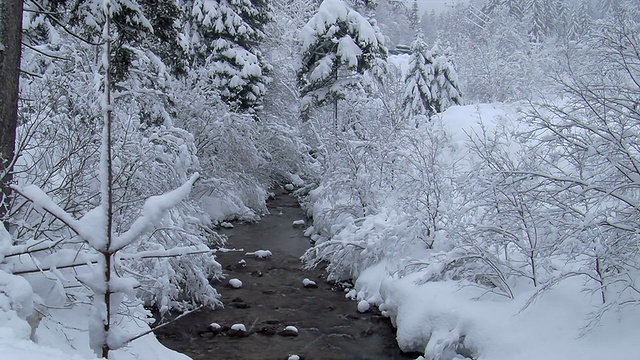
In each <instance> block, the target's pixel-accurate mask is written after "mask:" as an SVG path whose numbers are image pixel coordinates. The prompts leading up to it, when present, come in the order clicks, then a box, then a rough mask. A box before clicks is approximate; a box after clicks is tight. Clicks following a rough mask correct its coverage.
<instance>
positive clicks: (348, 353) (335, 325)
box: [156, 193, 415, 360]
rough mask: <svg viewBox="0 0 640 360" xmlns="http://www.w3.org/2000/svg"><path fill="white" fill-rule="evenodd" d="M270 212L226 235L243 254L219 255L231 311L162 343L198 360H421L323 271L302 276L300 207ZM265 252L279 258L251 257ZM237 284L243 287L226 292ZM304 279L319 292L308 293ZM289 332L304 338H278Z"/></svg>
mask: <svg viewBox="0 0 640 360" xmlns="http://www.w3.org/2000/svg"><path fill="white" fill-rule="evenodd" d="M269 211H270V212H271V214H270V215H267V216H265V217H264V218H263V219H262V221H260V222H259V223H256V224H239V225H236V227H235V228H234V229H229V230H224V231H223V233H225V234H226V235H227V236H228V237H229V243H228V246H227V247H228V248H237V249H240V248H242V249H244V251H236V252H227V253H218V257H217V260H218V261H219V262H220V263H221V264H222V266H223V267H224V268H225V273H226V276H227V277H226V279H227V280H223V281H222V282H221V283H218V284H216V288H218V289H219V291H220V292H221V293H222V301H223V302H224V304H225V308H224V309H216V310H200V311H198V312H195V313H193V314H190V315H188V316H185V317H183V318H181V319H179V320H178V321H176V322H174V323H173V324H170V325H168V326H166V327H164V328H162V329H159V330H158V331H157V332H156V336H157V337H158V339H159V340H160V341H161V342H162V343H163V344H164V345H165V346H167V347H169V348H172V349H174V350H177V351H180V352H182V353H185V354H187V355H188V356H190V357H192V358H193V359H196V360H199V359H207V360H209V359H224V360H231V359H247V360H250V359H259V360H267V359H287V358H288V356H289V355H290V354H296V355H299V356H300V358H301V359H304V360H311V359H410V358H415V356H409V355H405V354H403V353H401V352H400V350H399V349H398V348H397V346H396V342H395V330H394V329H393V327H392V326H391V324H390V323H389V320H388V319H386V318H383V317H381V316H380V314H378V313H376V312H375V311H371V312H367V313H358V311H357V309H356V303H355V302H353V301H350V300H348V299H346V298H345V296H344V292H343V291H342V290H341V289H337V288H336V287H335V285H332V284H330V283H328V282H326V281H324V280H323V272H322V270H321V269H316V270H312V271H308V270H302V269H301V263H300V261H299V257H300V255H302V253H304V251H305V250H306V249H307V248H308V247H309V240H308V239H307V238H305V237H304V236H303V235H302V232H303V228H295V227H293V226H292V223H293V221H294V220H300V219H303V218H304V214H303V212H302V210H301V209H300V208H299V206H298V204H297V202H296V200H295V199H294V198H293V197H291V196H289V195H287V194H286V193H282V194H279V195H278V196H277V197H276V199H274V200H273V201H270V203H269ZM262 249H264V250H270V251H271V252H272V253H273V255H272V256H271V257H269V258H266V259H257V258H255V257H251V256H247V255H245V253H246V252H248V251H255V250H262ZM241 260H244V261H245V264H242V263H241V262H242V261H241ZM232 278H237V279H239V280H241V281H242V283H243V286H242V287H241V288H239V289H234V288H231V287H225V285H226V284H227V281H228V279H232ZM305 278H309V279H311V280H313V281H315V282H316V283H317V285H318V287H317V288H305V287H304V286H303V283H302V281H303V279H305ZM213 322H215V323H218V324H220V325H222V326H223V329H222V331H219V332H213V331H210V330H209V329H208V326H209V324H211V323H213ZM233 324H244V325H245V327H246V330H247V332H246V333H243V332H234V331H233V330H229V327H231V326H232V325H233ZM287 326H295V327H296V328H297V329H298V334H297V336H286V335H282V334H278V332H280V331H282V330H283V329H284V328H285V327H287ZM288 335H293V334H288ZM159 360H160V359H159Z"/></svg>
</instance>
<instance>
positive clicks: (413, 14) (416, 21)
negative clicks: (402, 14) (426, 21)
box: [409, 0, 420, 33]
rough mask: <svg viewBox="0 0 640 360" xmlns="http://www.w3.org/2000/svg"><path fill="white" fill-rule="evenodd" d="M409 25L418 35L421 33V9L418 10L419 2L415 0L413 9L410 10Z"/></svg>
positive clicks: (412, 5)
mask: <svg viewBox="0 0 640 360" xmlns="http://www.w3.org/2000/svg"><path fill="white" fill-rule="evenodd" d="M409 23H410V24H411V28H412V29H413V31H415V32H416V33H417V32H418V31H420V9H419V8H418V0H413V3H412V4H411V9H409Z"/></svg>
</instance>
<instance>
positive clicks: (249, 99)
mask: <svg viewBox="0 0 640 360" xmlns="http://www.w3.org/2000/svg"><path fill="white" fill-rule="evenodd" d="M180 6H181V8H182V9H183V12H184V14H185V19H183V20H182V21H183V28H182V30H181V31H182V40H181V45H182V46H183V48H184V50H185V51H186V52H187V54H189V55H190V56H192V57H193V59H194V61H193V64H192V67H196V66H204V67H205V68H207V69H208V70H209V73H208V74H206V75H204V74H203V76H204V78H203V79H202V80H203V81H206V82H208V83H209V84H210V86H212V87H213V88H214V89H216V90H217V91H218V93H219V96H220V97H221V98H222V100H223V101H224V102H226V103H227V104H228V105H229V107H230V108H231V109H232V110H234V111H239V112H250V113H254V112H255V111H256V110H258V109H259V108H260V106H261V104H262V98H263V97H264V94H265V91H266V83H267V81H268V78H267V73H268V71H269V66H268V65H267V64H266V63H265V62H264V60H263V58H262V53H261V52H260V50H259V45H260V43H261V41H262V40H263V39H264V37H265V34H264V27H265V25H266V23H267V22H269V21H270V20H271V7H270V6H269V4H268V3H267V2H266V1H263V0H260V1H242V0H216V1H211V0H185V1H181V3H180Z"/></svg>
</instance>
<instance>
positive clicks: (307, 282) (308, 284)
mask: <svg viewBox="0 0 640 360" xmlns="http://www.w3.org/2000/svg"><path fill="white" fill-rule="evenodd" d="M302 286H304V287H306V288H317V287H318V284H316V282H315V281H313V280H309V279H307V278H305V279H304V280H302Z"/></svg>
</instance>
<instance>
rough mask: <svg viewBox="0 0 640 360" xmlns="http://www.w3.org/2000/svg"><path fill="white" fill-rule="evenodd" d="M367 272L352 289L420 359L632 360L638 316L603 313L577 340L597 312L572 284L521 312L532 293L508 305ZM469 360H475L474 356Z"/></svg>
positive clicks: (471, 289)
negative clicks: (375, 303)
mask: <svg viewBox="0 0 640 360" xmlns="http://www.w3.org/2000/svg"><path fill="white" fill-rule="evenodd" d="M381 270H382V269H381V267H379V266H374V267H371V268H369V269H367V270H365V271H364V272H363V274H362V275H361V276H360V278H359V279H358V282H357V284H356V288H357V290H358V291H360V292H361V294H362V296H364V297H366V298H368V299H377V298H380V299H381V301H380V302H378V305H379V308H380V310H381V311H383V312H384V313H385V314H386V315H388V316H389V317H390V319H391V321H392V323H393V324H394V326H396V327H397V340H398V345H399V346H400V348H401V349H402V350H403V351H419V352H424V353H425V356H426V358H427V359H452V358H453V355H454V354H455V350H456V347H458V351H459V352H462V353H465V351H470V352H471V353H472V354H474V356H478V357H477V359H487V360H508V359H518V360H539V359H548V360H554V359H557V360H563V359H581V360H591V359H593V360H599V359H618V360H632V359H637V358H638V356H639V354H640V343H639V342H638V341H637V339H639V338H640V328H638V326H637V324H638V323H639V321H640V309H638V308H635V309H633V308H631V309H629V311H628V312H625V314H624V316H622V314H615V313H607V314H606V315H605V317H604V318H603V319H602V320H601V322H600V324H599V326H597V327H596V328H595V329H593V330H592V331H589V332H586V334H583V330H584V327H585V326H587V322H586V321H587V320H586V319H588V318H589V316H590V315H591V313H592V312H593V311H594V310H595V306H596V305H597V301H598V299H597V298H594V299H591V298H590V297H589V296H588V295H585V294H584V293H583V292H582V291H581V286H582V279H579V278H574V279H570V280H567V281H565V282H563V283H562V286H558V287H556V288H553V289H552V290H550V291H549V292H548V293H546V294H545V295H544V296H542V297H541V298H539V299H538V301H536V302H535V303H534V304H532V305H530V306H529V307H527V308H525V309H524V310H523V307H524V306H525V303H526V302H527V300H528V299H529V298H530V297H531V296H532V295H533V291H532V290H530V289H528V288H527V289H526V290H525V291H522V292H519V293H518V295H517V297H516V298H515V299H513V300H508V299H506V298H504V297H499V296H497V295H494V294H487V293H486V291H485V290H484V289H482V288H479V287H477V286H474V285H472V284H468V283H459V282H457V281H446V282H445V281H442V282H427V283H421V281H420V280H421V279H422V277H423V276H424V272H416V273H412V274H410V275H408V276H405V277H402V278H398V277H395V276H392V275H389V274H388V273H387V272H385V271H381ZM474 358H476V357H474Z"/></svg>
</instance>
